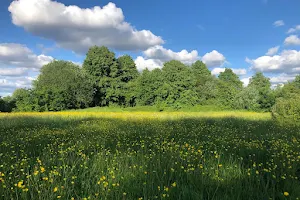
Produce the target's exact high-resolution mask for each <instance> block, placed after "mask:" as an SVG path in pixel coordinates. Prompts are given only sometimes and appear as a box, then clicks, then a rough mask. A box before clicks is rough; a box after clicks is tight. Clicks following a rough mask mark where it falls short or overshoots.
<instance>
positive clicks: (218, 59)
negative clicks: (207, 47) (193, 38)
mask: <svg viewBox="0 0 300 200" xmlns="http://www.w3.org/2000/svg"><path fill="white" fill-rule="evenodd" d="M202 61H203V62H204V63H205V64H206V66H207V67H219V66H222V65H223V64H224V63H225V61H226V58H225V56H224V55H223V54H221V53H219V52H218V51H216V50H213V51H212V52H209V53H206V54H205V55H204V56H203V57H202Z"/></svg>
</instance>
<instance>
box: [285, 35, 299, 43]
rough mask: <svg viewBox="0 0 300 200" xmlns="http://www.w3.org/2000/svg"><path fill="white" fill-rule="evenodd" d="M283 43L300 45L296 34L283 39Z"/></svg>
mask: <svg viewBox="0 0 300 200" xmlns="http://www.w3.org/2000/svg"><path fill="white" fill-rule="evenodd" d="M284 44H285V45H300V38H299V37H298V36H297V35H290V36H289V37H287V38H285V40H284Z"/></svg>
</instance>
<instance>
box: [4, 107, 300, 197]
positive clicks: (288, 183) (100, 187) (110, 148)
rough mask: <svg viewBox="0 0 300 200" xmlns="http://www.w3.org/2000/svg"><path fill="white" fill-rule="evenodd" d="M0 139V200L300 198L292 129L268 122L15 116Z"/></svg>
mask: <svg viewBox="0 0 300 200" xmlns="http://www.w3.org/2000/svg"><path fill="white" fill-rule="evenodd" d="M0 130H1V131H0V195H1V196H0V199H196V200H198V199H225V200H226V199H228V200H229V199H296V198H300V181H299V179H300V130H299V129H297V128H296V127H284V126H277V125H276V124H274V123H273V122H272V121H271V120H270V115H269V114H268V113H263V114H258V113H245V112H205V113H184V112H172V113H168V112H163V113H158V112H129V113H124V112H123V113H120V112H60V113H15V114H2V115H0Z"/></svg>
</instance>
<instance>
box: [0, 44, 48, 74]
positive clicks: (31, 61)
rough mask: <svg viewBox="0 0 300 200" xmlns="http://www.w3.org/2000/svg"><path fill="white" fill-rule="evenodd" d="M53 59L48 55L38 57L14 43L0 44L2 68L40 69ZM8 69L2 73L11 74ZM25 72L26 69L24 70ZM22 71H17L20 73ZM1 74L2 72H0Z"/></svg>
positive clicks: (0, 63) (24, 47) (0, 64)
mask: <svg viewBox="0 0 300 200" xmlns="http://www.w3.org/2000/svg"><path fill="white" fill-rule="evenodd" d="M52 60H53V57H51V56H46V55H43V54H42V55H36V54H34V53H33V52H32V51H31V50H30V49H28V48H27V47H26V46H24V45H21V44H14V43H2V44H0V66H14V67H20V68H36V69H38V68H40V67H42V66H43V65H45V64H47V63H49V62H51V61H52ZM7 70H9V69H6V70H5V71H6V72H4V70H3V71H2V73H9V72H8V71H7ZM23 70H24V69H23ZM21 71H22V70H21V69H18V70H16V73H20V72H21ZM0 73H1V72H0Z"/></svg>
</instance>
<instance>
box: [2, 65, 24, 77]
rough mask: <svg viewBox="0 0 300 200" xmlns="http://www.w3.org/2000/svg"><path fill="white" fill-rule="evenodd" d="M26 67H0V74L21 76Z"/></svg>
mask: <svg viewBox="0 0 300 200" xmlns="http://www.w3.org/2000/svg"><path fill="white" fill-rule="evenodd" d="M27 71H28V69H27V68H15V67H6V68H0V76H21V75H25V74H26V73H27Z"/></svg>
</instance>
